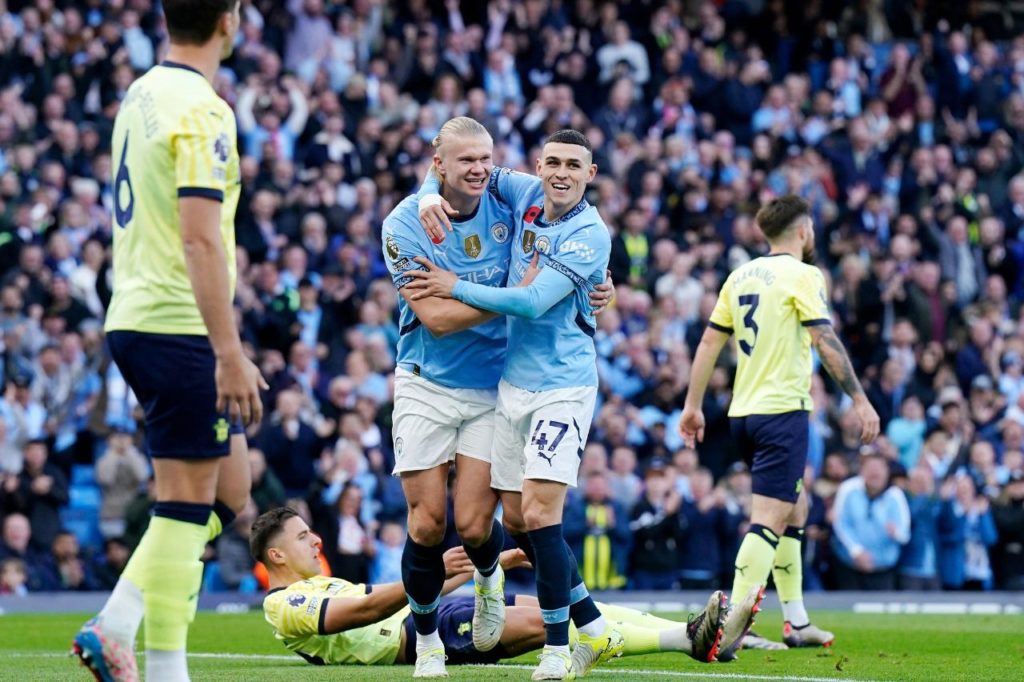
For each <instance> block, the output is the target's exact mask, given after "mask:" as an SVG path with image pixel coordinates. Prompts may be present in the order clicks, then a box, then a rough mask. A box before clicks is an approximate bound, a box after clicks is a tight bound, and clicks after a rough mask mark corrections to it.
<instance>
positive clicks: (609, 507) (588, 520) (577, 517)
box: [562, 472, 630, 590]
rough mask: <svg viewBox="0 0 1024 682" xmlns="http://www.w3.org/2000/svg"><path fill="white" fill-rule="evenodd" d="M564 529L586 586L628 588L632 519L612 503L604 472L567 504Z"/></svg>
mask: <svg viewBox="0 0 1024 682" xmlns="http://www.w3.org/2000/svg"><path fill="white" fill-rule="evenodd" d="M562 525H563V532H564V534H565V541H566V542H567V543H568V544H569V547H570V548H571V549H572V551H573V554H575V555H576V561H577V562H578V563H579V567H580V575H581V576H583V581H584V582H585V583H586V584H587V585H592V586H593V587H594V589H596V590H608V589H618V588H621V587H624V586H625V584H626V556H627V554H628V552H629V544H630V533H629V516H628V515H627V513H626V511H625V510H624V509H623V508H622V507H621V506H620V505H619V503H618V501H616V500H614V499H612V497H611V491H610V485H609V481H608V475H607V474H606V473H605V472H593V473H590V474H588V475H587V477H586V479H585V480H584V481H583V490H582V495H580V494H573V495H572V499H570V500H568V501H567V503H566V508H565V517H564V520H563V522H562Z"/></svg>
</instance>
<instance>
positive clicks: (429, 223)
mask: <svg viewBox="0 0 1024 682" xmlns="http://www.w3.org/2000/svg"><path fill="white" fill-rule="evenodd" d="M428 196H429V195H428ZM434 196H437V198H438V199H440V200H441V201H440V203H436V204H432V205H428V206H424V205H423V200H422V199H421V200H420V224H421V225H423V229H424V230H426V232H427V236H428V237H430V241H432V242H434V243H435V244H440V243H441V242H443V241H444V233H445V230H447V231H448V232H451V231H452V230H453V228H452V222H451V220H449V219H448V216H452V217H455V216H457V215H459V212H458V211H457V210H455V209H454V208H452V205H451V204H449V203H448V200H447V199H445V198H444V197H442V196H440V195H434ZM424 198H426V197H424Z"/></svg>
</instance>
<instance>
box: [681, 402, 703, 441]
mask: <svg viewBox="0 0 1024 682" xmlns="http://www.w3.org/2000/svg"><path fill="white" fill-rule="evenodd" d="M679 435H680V436H682V437H683V443H684V444H685V445H686V447H688V448H695V447H697V443H703V442H704V413H703V412H702V411H701V410H694V409H693V408H690V407H686V408H683V416H682V417H680V418H679Z"/></svg>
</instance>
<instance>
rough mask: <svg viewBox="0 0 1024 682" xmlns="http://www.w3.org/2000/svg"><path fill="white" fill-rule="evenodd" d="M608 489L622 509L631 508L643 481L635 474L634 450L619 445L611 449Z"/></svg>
mask: <svg viewBox="0 0 1024 682" xmlns="http://www.w3.org/2000/svg"><path fill="white" fill-rule="evenodd" d="M608 490H609V494H610V495H611V497H612V499H613V500H616V501H617V502H618V503H619V505H620V506H621V507H622V508H623V509H632V508H633V505H635V504H636V501H637V500H638V499H640V494H641V493H642V492H643V482H642V481H641V480H640V477H639V476H637V475H636V452H634V451H633V449H632V448H627V447H620V448H615V450H613V451H612V461H611V472H609V474H608Z"/></svg>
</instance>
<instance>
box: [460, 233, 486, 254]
mask: <svg viewBox="0 0 1024 682" xmlns="http://www.w3.org/2000/svg"><path fill="white" fill-rule="evenodd" d="M462 248H463V249H465V251H466V255H467V256H469V257H470V258H476V257H478V256H479V255H480V251H482V250H483V247H482V246H481V245H480V235H478V234H471V235H469V236H468V237H466V239H465V241H463V242H462Z"/></svg>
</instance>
